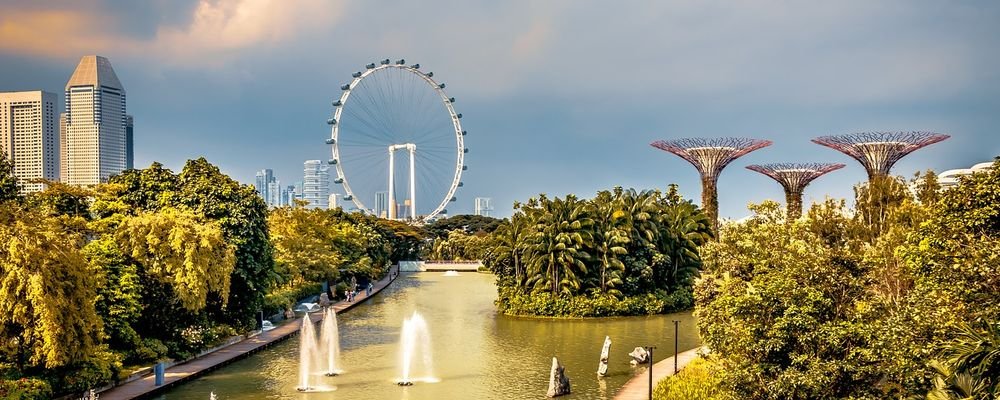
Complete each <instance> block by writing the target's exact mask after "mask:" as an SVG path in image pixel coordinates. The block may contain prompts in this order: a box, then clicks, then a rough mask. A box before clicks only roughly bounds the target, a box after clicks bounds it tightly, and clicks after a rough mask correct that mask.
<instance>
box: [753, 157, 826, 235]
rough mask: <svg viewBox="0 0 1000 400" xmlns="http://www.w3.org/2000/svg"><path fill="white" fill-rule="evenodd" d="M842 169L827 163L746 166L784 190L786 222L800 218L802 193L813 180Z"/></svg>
mask: <svg viewBox="0 0 1000 400" xmlns="http://www.w3.org/2000/svg"><path fill="white" fill-rule="evenodd" d="M841 168H844V164H828V163H778V164H762V165H748V166H747V169H749V170H752V171H757V172H760V173H762V174H764V175H767V176H769V177H771V179H774V180H776V181H778V183H780V184H781V187H783V188H784V189H785V208H786V210H787V211H786V212H787V213H788V218H787V219H788V221H789V222H790V221H794V220H797V219H799V217H801V216H802V192H803V191H804V190H805V189H806V186H808V185H809V183H811V182H812V181H813V180H814V179H816V178H819V177H820V176H823V175H825V174H826V173H828V172H830V171H834V170H838V169H841Z"/></svg>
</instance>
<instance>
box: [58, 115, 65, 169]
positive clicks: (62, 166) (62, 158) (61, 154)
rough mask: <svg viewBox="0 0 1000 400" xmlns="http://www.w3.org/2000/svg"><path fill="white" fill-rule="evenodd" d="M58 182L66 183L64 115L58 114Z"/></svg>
mask: <svg viewBox="0 0 1000 400" xmlns="http://www.w3.org/2000/svg"><path fill="white" fill-rule="evenodd" d="M59 181H61V182H66V113H65V112H61V113H59Z"/></svg>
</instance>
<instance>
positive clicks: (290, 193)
mask: <svg viewBox="0 0 1000 400" xmlns="http://www.w3.org/2000/svg"><path fill="white" fill-rule="evenodd" d="M281 196H282V197H283V198H284V199H285V200H284V202H285V205H289V206H294V205H295V199H296V197H295V185H288V186H285V188H284V189H283V190H282V191H281Z"/></svg>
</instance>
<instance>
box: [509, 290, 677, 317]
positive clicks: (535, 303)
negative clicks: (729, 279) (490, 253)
mask: <svg viewBox="0 0 1000 400" xmlns="http://www.w3.org/2000/svg"><path fill="white" fill-rule="evenodd" d="M497 291H498V292H499V294H498V296H497V300H496V305H497V310H498V311H499V312H500V313H501V314H505V315H517V316H541V317H614V316H630V315H652V314H662V313H670V312H676V311H681V310H686V309H689V308H691V305H692V303H693V299H692V296H691V292H690V290H689V289H680V290H677V291H675V292H673V293H669V294H668V293H666V292H664V291H658V292H657V293H655V294H653V293H648V294H644V295H637V296H629V297H624V298H621V299H619V298H616V297H614V296H611V295H609V294H591V295H579V296H565V295H555V294H552V293H550V292H539V293H524V292H521V291H520V289H518V288H516V287H512V286H505V285H499V286H497Z"/></svg>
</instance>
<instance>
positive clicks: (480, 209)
mask: <svg viewBox="0 0 1000 400" xmlns="http://www.w3.org/2000/svg"><path fill="white" fill-rule="evenodd" d="M476 215H482V216H484V217H492V216H493V199H492V198H489V197H476Z"/></svg>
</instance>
